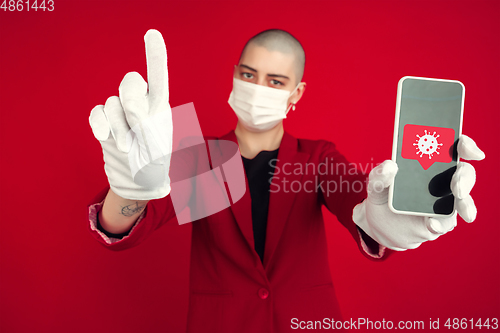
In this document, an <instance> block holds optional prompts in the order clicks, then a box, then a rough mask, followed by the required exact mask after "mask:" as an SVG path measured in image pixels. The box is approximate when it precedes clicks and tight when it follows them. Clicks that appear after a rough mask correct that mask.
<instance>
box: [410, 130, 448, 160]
mask: <svg viewBox="0 0 500 333" xmlns="http://www.w3.org/2000/svg"><path fill="white" fill-rule="evenodd" d="M424 133H425V134H424V135H423V136H420V135H418V134H416V135H415V136H416V137H417V142H415V143H414V144H413V145H414V146H415V148H416V149H417V152H416V154H420V157H422V156H423V155H427V156H429V159H431V158H432V154H434V153H436V154H438V155H439V151H438V149H439V148H440V146H442V145H443V144H442V143H438V138H439V134H436V132H434V133H432V134H430V132H429V133H427V130H424Z"/></svg>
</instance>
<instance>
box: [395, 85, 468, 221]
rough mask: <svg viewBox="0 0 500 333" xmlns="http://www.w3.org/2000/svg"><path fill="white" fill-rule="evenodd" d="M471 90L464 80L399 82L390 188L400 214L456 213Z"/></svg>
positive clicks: (436, 214)
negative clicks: (455, 186) (455, 187)
mask: <svg viewBox="0 0 500 333" xmlns="http://www.w3.org/2000/svg"><path fill="white" fill-rule="evenodd" d="M464 96H465V87H464V85H463V84H462V83H461V82H460V81H456V80H443V79H431V78H425V77H414V76H405V77H403V78H401V80H399V83H398V94H397V101H396V119H395V124H394V140H393V146H392V160H393V161H394V162H396V163H397V165H398V168H399V170H398V172H397V174H396V177H395V179H394V183H393V184H392V185H391V186H390V187H389V208H390V209H391V210H392V211H393V212H394V213H398V214H407V215H419V216H431V217H444V216H450V215H452V214H453V212H454V210H455V207H454V206H455V198H454V196H453V194H452V193H451V187H450V184H451V177H452V176H453V173H454V172H455V170H456V167H457V163H458V154H457V144H458V138H459V136H460V134H461V133H462V118H463V108H464Z"/></svg>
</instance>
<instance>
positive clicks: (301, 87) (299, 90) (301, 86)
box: [289, 82, 306, 104]
mask: <svg viewBox="0 0 500 333" xmlns="http://www.w3.org/2000/svg"><path fill="white" fill-rule="evenodd" d="M305 90H306V83H305V82H300V83H299V86H298V88H297V90H296V91H295V93H294V94H293V95H292V96H290V100H289V102H290V103H293V104H297V103H298V102H299V101H300V99H301V98H302V95H304V91H305Z"/></svg>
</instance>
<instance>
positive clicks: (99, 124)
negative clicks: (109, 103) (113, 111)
mask: <svg viewBox="0 0 500 333" xmlns="http://www.w3.org/2000/svg"><path fill="white" fill-rule="evenodd" d="M89 123H90V127H91V128H92V133H94V136H95V138H96V139H97V140H99V141H106V140H107V139H108V137H109V124H108V120H107V119H106V115H105V114H104V107H103V106H102V105H97V106H96V107H94V108H93V109H92V111H90V117H89Z"/></svg>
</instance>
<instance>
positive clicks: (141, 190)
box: [89, 30, 173, 200]
mask: <svg viewBox="0 0 500 333" xmlns="http://www.w3.org/2000/svg"><path fill="white" fill-rule="evenodd" d="M144 41H145V44H146V60H147V68H148V83H149V87H148V83H146V82H145V81H144V79H143V78H142V77H141V75H140V74H139V73H137V72H130V73H127V74H126V75H125V77H124V78H123V80H122V82H121V84H120V87H119V95H120V97H116V96H112V97H110V98H108V100H107V101H106V104H105V105H104V106H102V105H97V106H96V107H95V108H94V109H92V112H91V113H90V118H89V122H90V126H91V127H92V131H93V133H94V136H95V137H96V139H97V140H99V141H100V143H101V146H102V150H103V155H104V162H105V165H104V169H105V171H106V175H107V176H108V181H109V185H110V187H111V189H112V190H113V192H115V193H116V194H118V195H119V196H121V197H123V198H126V199H132V200H151V199H158V198H163V197H165V196H167V195H168V194H169V193H170V178H169V175H168V172H169V168H170V157H171V153H172V139H173V127H172V111H171V109H170V105H169V103H168V98H169V93H168V71H167V51H166V47H165V42H164V41H163V37H162V35H161V34H160V32H159V31H157V30H149V31H148V32H147V33H146V35H145V36H144ZM148 88H149V90H148ZM110 132H111V135H109V134H110Z"/></svg>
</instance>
